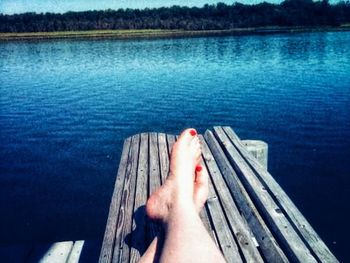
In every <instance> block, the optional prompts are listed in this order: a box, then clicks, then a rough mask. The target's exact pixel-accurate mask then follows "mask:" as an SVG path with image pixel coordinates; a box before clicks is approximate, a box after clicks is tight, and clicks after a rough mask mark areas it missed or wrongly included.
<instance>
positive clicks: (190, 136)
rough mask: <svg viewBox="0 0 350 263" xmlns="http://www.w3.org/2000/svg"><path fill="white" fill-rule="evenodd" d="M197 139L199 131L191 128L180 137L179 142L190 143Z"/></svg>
mask: <svg viewBox="0 0 350 263" xmlns="http://www.w3.org/2000/svg"><path fill="white" fill-rule="evenodd" d="M196 137H197V131H196V129H193V128H189V129H186V130H184V131H183V132H182V133H181V135H180V137H179V141H183V142H188V143H190V142H191V141H192V139H194V138H196Z"/></svg>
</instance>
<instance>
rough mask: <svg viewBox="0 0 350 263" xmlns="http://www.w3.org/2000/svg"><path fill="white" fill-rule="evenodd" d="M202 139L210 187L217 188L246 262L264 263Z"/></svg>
mask: <svg viewBox="0 0 350 263" xmlns="http://www.w3.org/2000/svg"><path fill="white" fill-rule="evenodd" d="M200 139H201V143H202V153H203V157H204V160H205V163H206V165H207V167H208V171H209V174H210V177H211V180H212V181H213V184H212V185H210V187H213V185H214V186H215V189H216V194H217V195H218V197H219V200H220V202H221V204H222V206H223V211H224V212H225V214H226V216H227V219H228V222H229V225H230V227H231V229H232V231H233V233H234V236H235V238H236V241H237V244H238V245H239V248H240V250H241V251H242V254H243V255H244V258H245V260H246V261H247V262H263V259H262V257H261V255H260V253H259V251H258V249H257V248H256V246H255V243H254V240H253V236H252V235H251V233H250V231H249V229H248V226H247V225H246V224H245V223H244V221H243V220H242V216H241V214H240V213H239V211H238V208H237V206H236V204H235V202H234V200H233V198H232V196H231V194H230V191H229V190H228V188H227V185H226V183H225V181H224V179H223V177H222V175H221V173H220V170H219V168H218V167H217V165H216V163H215V160H214V158H213V156H212V154H211V152H210V149H209V147H208V145H207V144H206V142H205V141H204V139H203V137H202V136H200Z"/></svg>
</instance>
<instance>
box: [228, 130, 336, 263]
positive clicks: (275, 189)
mask: <svg viewBox="0 0 350 263" xmlns="http://www.w3.org/2000/svg"><path fill="white" fill-rule="evenodd" d="M223 129H224V131H225V132H226V134H227V136H228V137H229V138H230V139H231V141H232V142H233V144H234V146H235V147H236V149H237V150H238V151H239V153H240V154H241V155H242V156H243V157H244V158H245V160H246V161H247V162H248V163H249V164H250V165H251V167H252V168H253V169H254V171H255V172H256V174H257V175H258V176H259V178H260V179H261V180H262V181H263V183H264V185H265V187H266V189H267V190H268V191H270V193H271V194H272V195H273V196H274V198H275V200H277V202H278V205H279V206H281V207H282V209H284V210H285V211H286V213H287V214H288V218H289V219H290V220H291V222H292V224H293V226H294V227H295V228H296V229H297V230H298V231H299V232H300V234H301V235H302V236H303V238H304V239H305V240H306V242H307V243H308V245H309V246H310V248H311V249H312V251H313V252H314V253H315V254H316V257H317V258H318V260H320V261H321V262H338V260H337V259H336V258H335V256H334V255H333V254H332V252H331V251H330V250H329V248H328V247H327V246H326V245H325V243H324V242H323V241H322V240H321V238H320V237H319V236H318V234H317V233H316V231H315V230H314V229H313V228H312V226H311V225H310V224H309V222H308V221H307V220H306V219H305V217H304V216H303V215H302V214H301V212H300V211H299V210H298V208H297V207H296V206H295V204H294V203H293V202H292V201H291V200H290V198H289V197H288V196H287V194H286V193H285V192H284V191H283V189H282V188H281V187H280V185H279V184H278V183H277V182H276V181H275V179H274V178H273V177H272V176H271V174H270V173H269V172H268V171H266V170H265V169H263V167H262V166H261V165H260V163H259V162H257V160H256V159H254V157H253V156H251V155H250V154H249V152H248V151H247V150H246V149H245V148H244V145H243V144H242V143H241V142H240V140H239V138H238V136H237V135H236V134H235V132H234V131H233V130H232V129H231V128H230V127H224V128H223Z"/></svg>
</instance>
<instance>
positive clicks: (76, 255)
mask: <svg viewBox="0 0 350 263" xmlns="http://www.w3.org/2000/svg"><path fill="white" fill-rule="evenodd" d="M84 243H85V241H84V240H77V241H75V242H74V245H73V247H72V250H71V252H70V254H69V256H68V259H67V263H79V259H80V255H81V251H82V250H83V246H84Z"/></svg>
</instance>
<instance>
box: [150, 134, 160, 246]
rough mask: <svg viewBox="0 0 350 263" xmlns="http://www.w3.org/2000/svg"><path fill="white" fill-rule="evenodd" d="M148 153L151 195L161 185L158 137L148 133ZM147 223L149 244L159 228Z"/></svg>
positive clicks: (154, 223) (158, 231)
mask: <svg viewBox="0 0 350 263" xmlns="http://www.w3.org/2000/svg"><path fill="white" fill-rule="evenodd" d="M149 152H150V156H149V195H152V193H153V192H154V191H156V190H157V189H158V188H159V187H160V185H161V183H160V182H161V181H160V180H161V179H160V165H159V150H158V137H157V134H156V133H154V132H152V133H150V142H149ZM148 223H149V224H148V242H151V241H152V240H153V239H154V238H155V237H156V236H157V235H158V234H159V233H160V231H161V228H160V226H159V224H158V223H156V222H152V221H148Z"/></svg>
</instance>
